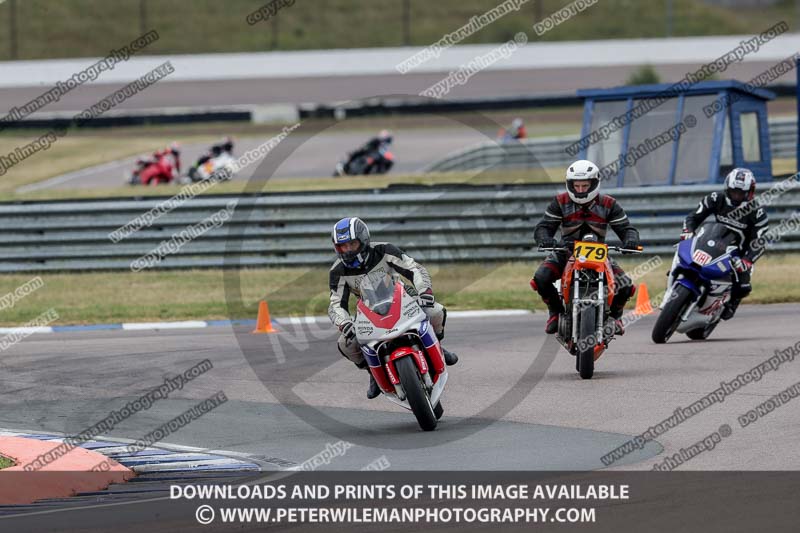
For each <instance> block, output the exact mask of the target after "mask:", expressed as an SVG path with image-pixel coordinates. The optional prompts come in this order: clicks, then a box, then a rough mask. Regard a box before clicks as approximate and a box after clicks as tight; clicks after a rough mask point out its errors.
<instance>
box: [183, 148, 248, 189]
mask: <svg viewBox="0 0 800 533" xmlns="http://www.w3.org/2000/svg"><path fill="white" fill-rule="evenodd" d="M201 160H202V162H200V161H198V163H196V164H195V165H194V166H193V167H192V168H190V169H189V173H188V174H187V175H186V176H185V177H184V178H182V180H181V181H182V182H184V183H192V182H196V181H203V180H206V179H208V178H210V177H211V176H212V175H214V177H215V179H216V180H217V181H228V180H230V179H231V178H232V177H233V175H234V174H235V173H236V159H234V157H233V156H232V155H231V154H230V152H222V153H220V154H219V155H216V156H213V157H202V158H201Z"/></svg>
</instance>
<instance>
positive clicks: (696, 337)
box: [686, 322, 719, 341]
mask: <svg viewBox="0 0 800 533" xmlns="http://www.w3.org/2000/svg"><path fill="white" fill-rule="evenodd" d="M717 324H719V322H714V323H713V324H709V325H707V326H706V327H704V328H697V329H693V330H691V331H687V332H686V336H687V337H689V338H690V339H692V340H693V341H702V340H705V339H707V338H708V336H709V335H711V332H712V331H714V328H716V327H717Z"/></svg>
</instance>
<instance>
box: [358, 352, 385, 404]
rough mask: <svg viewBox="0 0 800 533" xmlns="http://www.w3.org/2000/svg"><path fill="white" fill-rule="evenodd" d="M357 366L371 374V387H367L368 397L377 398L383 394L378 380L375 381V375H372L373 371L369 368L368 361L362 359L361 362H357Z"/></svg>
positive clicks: (369, 398)
mask: <svg viewBox="0 0 800 533" xmlns="http://www.w3.org/2000/svg"><path fill="white" fill-rule="evenodd" d="M355 365H356V368H360V369H362V370H366V371H367V374H369V388H368V389H367V399H368V400H371V399H373V398H377V397H378V396H380V395H381V388H380V387H379V386H378V382H377V381H375V377H374V376H373V375H372V372H370V370H369V365H367V362H366V361H361V362H360V363H355Z"/></svg>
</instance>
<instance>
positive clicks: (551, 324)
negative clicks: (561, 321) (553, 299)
mask: <svg viewBox="0 0 800 533" xmlns="http://www.w3.org/2000/svg"><path fill="white" fill-rule="evenodd" d="M547 308H548V310H549V311H550V318H548V319H547V322H546V323H545V325H544V332H545V333H547V334H548V335H552V334H553V333H556V332H557V331H558V315H560V314H561V313H562V312H563V311H564V307H563V306H562V305H561V302H559V303H558V306H557V307H556V306H547Z"/></svg>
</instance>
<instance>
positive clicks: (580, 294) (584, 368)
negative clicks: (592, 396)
mask: <svg viewBox="0 0 800 533" xmlns="http://www.w3.org/2000/svg"><path fill="white" fill-rule="evenodd" d="M539 250H541V251H545V252H557V251H566V252H571V253H572V257H570V259H569V261H568V262H567V266H566V268H565V269H564V273H563V274H562V275H561V280H560V282H561V283H560V286H558V287H557V288H558V294H559V298H561V301H562V303H563V304H564V312H563V313H562V314H561V316H559V319H558V332H557V333H556V339H558V342H560V343H561V344H562V345H563V346H564V348H566V349H567V351H568V352H569V353H571V354H572V355H574V356H575V369H576V370H577V371H578V373H579V374H580V376H581V378H583V379H591V377H592V375H593V374H594V362H595V361H597V359H599V358H600V356H601V355H603V352H604V351H605V349H606V348H608V345H609V343H610V342H611V341H612V340H613V338H614V331H615V327H614V319H613V318H611V317H610V316H609V312H610V308H611V301H612V300H613V299H614V294H615V293H616V288H617V283H616V280H615V278H614V270H613V269H612V267H611V261H610V260H609V254H608V252H609V250H614V251H617V252H622V253H641V252H642V247H641V246H639V247H638V249H636V250H632V249H626V248H621V247H619V246H609V245H607V244H604V243H601V242H597V238H596V237H595V236H594V235H591V234H590V235H585V236H584V237H583V240H580V241H576V242H575V244H574V246H573V248H572V249H570V248H566V247H553V248H539Z"/></svg>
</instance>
